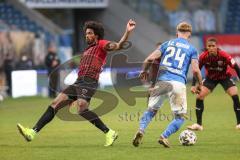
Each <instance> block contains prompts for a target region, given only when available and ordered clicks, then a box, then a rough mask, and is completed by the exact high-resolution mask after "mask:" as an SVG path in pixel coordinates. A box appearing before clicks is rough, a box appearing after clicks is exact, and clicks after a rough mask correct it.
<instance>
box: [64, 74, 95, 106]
mask: <svg viewBox="0 0 240 160" xmlns="http://www.w3.org/2000/svg"><path fill="white" fill-rule="evenodd" d="M97 87H98V81H97V80H95V79H92V78H89V77H80V78H78V79H77V80H76V82H75V83H74V84H72V85H70V86H68V87H67V88H65V89H64V90H63V91H62V93H64V94H66V95H68V97H69V99H72V100H77V99H85V100H86V101H87V102H90V100H91V98H92V96H93V95H94V94H95V92H96V90H97Z"/></svg>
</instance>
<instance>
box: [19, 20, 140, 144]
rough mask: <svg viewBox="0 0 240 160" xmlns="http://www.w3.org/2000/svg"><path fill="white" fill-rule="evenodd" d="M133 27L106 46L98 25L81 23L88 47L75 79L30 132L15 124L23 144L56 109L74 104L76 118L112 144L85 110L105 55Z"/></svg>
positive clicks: (107, 130) (113, 133) (102, 127)
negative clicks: (76, 107) (93, 126)
mask: <svg viewBox="0 0 240 160" xmlns="http://www.w3.org/2000/svg"><path fill="white" fill-rule="evenodd" d="M135 25H136V23H135V21H133V20H131V19H130V20H129V21H128V23H127V25H126V31H125V33H124V34H123V36H122V38H121V40H120V41H119V42H110V41H107V40H104V39H103V38H104V28H103V25H102V24H101V23H98V22H95V21H88V22H86V23H85V25H84V31H85V39H86V42H87V44H88V47H87V48H86V49H85V51H84V53H83V56H82V58H81V61H80V65H79V73H78V79H77V80H76V82H75V83H74V84H73V85H70V86H68V87H67V88H66V89H65V90H63V91H62V92H61V93H60V94H59V95H58V96H57V97H56V98H55V99H54V100H53V102H52V103H51V104H50V106H49V107H48V109H47V110H46V112H45V113H44V114H43V115H42V117H41V118H40V119H39V121H38V122H37V123H36V125H35V126H34V127H33V128H32V129H30V128H25V127H23V126H22V125H21V124H17V127H18V130H19V131H20V133H21V134H22V136H23V137H24V138H25V139H26V140H27V141H32V140H33V138H34V137H35V135H36V134H37V133H38V132H39V131H40V130H41V129H42V128H43V127H44V126H45V125H46V124H47V123H49V122H50V121H51V120H52V119H53V118H54V116H55V114H56V113H57V111H58V110H59V109H61V108H62V107H65V106H67V105H69V104H71V103H72V102H74V101H76V100H77V104H78V105H77V106H78V114H79V115H80V116H82V117H84V118H85V119H86V120H88V121H89V122H91V123H92V124H93V125H95V126H96V127H97V128H98V129H100V130H101V131H102V132H103V133H105V134H106V143H105V145H104V146H111V145H112V144H113V142H114V141H115V140H116V138H117V136H118V135H117V132H116V131H113V130H111V129H110V128H108V127H107V126H106V125H105V124H104V123H103V122H102V121H101V120H100V118H99V117H98V116H97V114H95V113H94V112H92V111H90V110H88V107H89V103H90V100H91V97H92V96H93V95H94V93H95V91H96V89H97V87H98V79H99V74H100V72H101V70H102V67H103V65H104V64H105V61H106V56H107V52H108V51H116V50H120V49H121V48H122V47H123V44H124V42H126V40H127V39H128V36H129V34H130V33H131V32H132V31H133V30H134V28H135Z"/></svg>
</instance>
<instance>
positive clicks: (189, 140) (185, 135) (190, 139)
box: [179, 130, 197, 146]
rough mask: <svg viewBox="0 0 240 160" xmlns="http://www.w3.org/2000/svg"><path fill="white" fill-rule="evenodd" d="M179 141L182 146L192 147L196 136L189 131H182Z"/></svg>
mask: <svg viewBox="0 0 240 160" xmlns="http://www.w3.org/2000/svg"><path fill="white" fill-rule="evenodd" d="M179 141H180V143H181V144H182V145H184V146H191V145H194V144H195V143H196V141H197V136H196V134H195V133H194V132H193V131H191V130H184V131H182V132H181V133H180V135H179Z"/></svg>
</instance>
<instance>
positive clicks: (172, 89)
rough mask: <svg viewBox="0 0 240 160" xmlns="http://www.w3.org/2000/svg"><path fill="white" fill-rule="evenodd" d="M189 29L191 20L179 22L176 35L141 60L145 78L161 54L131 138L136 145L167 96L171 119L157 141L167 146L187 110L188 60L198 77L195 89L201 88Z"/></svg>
mask: <svg viewBox="0 0 240 160" xmlns="http://www.w3.org/2000/svg"><path fill="white" fill-rule="evenodd" d="M191 32H192V27H191V25H190V24H188V23H186V22H182V23H180V24H178V25H177V38H175V39H172V40H169V41H166V42H164V43H163V44H162V45H161V46H160V47H159V48H158V49H156V50H155V51H154V52H153V53H151V54H150V55H149V56H148V57H147V58H146V59H145V61H144V64H143V69H142V72H141V73H140V75H139V76H140V78H141V79H142V80H147V79H148V75H149V73H148V72H147V71H148V67H149V65H150V64H151V62H152V61H154V60H155V59H159V58H161V61H160V64H159V73H158V79H157V82H156V84H155V87H154V88H152V89H151V90H150V98H149V102H148V109H147V110H146V111H145V112H144V114H143V116H142V118H141V120H140V126H139V130H138V132H137V133H136V135H135V137H134V139H133V145H134V146H136V147H137V146H139V144H140V143H141V142H142V138H143V135H144V132H145V129H146V128H147V126H148V124H149V123H150V121H151V120H152V118H153V117H154V116H155V114H156V113H157V111H158V110H159V109H160V108H161V106H162V105H163V102H164V100H165V99H166V98H168V99H169V102H170V105H171V110H172V112H173V114H174V119H173V120H172V121H171V122H170V124H169V125H168V126H167V128H166V129H165V131H163V133H162V134H161V135H160V138H159V140H158V142H159V144H161V145H163V146H164V147H170V144H169V142H168V138H169V136H170V135H172V134H173V133H175V132H177V131H178V130H179V128H180V127H181V126H182V125H183V123H184V120H185V117H186V113H187V99H186V82H187V72H188V69H189V66H190V64H191V65H192V72H193V75H194V77H196V79H197V81H198V86H197V92H196V93H199V91H200V90H201V86H202V76H201V72H200V70H199V67H198V54H197V50H196V49H195V48H194V47H193V46H192V45H191V44H190V43H189V42H188V39H189V37H190V36H191Z"/></svg>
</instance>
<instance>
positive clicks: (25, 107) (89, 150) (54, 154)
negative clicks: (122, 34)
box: [0, 86, 240, 160]
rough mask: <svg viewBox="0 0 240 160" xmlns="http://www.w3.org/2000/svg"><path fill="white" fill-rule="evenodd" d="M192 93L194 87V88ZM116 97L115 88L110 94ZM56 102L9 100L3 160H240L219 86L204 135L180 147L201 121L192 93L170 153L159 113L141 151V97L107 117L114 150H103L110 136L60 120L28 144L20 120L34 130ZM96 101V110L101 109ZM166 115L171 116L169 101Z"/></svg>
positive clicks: (3, 120) (0, 151) (1, 133)
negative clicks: (137, 142) (136, 141)
mask: <svg viewBox="0 0 240 160" xmlns="http://www.w3.org/2000/svg"><path fill="white" fill-rule="evenodd" d="M188 89H189V87H188ZM108 92H112V93H113V94H115V95H116V92H114V91H113V90H111V89H110V90H108ZM50 102H51V100H50V99H47V98H41V97H31V98H19V99H6V100H4V101H3V102H0V160H15V159H17V160H40V159H41V160H55V159H56V160H65V159H66V160H76V159H78V160H85V159H88V160H100V159H102V160H108V159H109V160H113V159H114V160H128V159H135V160H141V159H144V160H146V159H151V160H155V159H156V160H187V159H189V160H204V159H206V160H225V159H226V160H227V159H228V160H229V159H230V160H239V159H240V131H237V130H236V129H235V125H236V124H235V123H236V120H235V114H234V112H233V106H232V100H231V98H230V97H229V96H228V95H226V94H225V93H224V91H223V89H222V88H221V87H220V86H218V87H217V88H216V89H215V90H214V92H213V94H211V95H210V96H209V97H207V99H206V100H205V112H204V119H203V123H204V131H202V132H196V134H197V137H198V140H197V143H196V144H195V145H194V146H189V147H186V146H185V147H184V146H181V145H180V144H179V141H178V136H179V134H180V131H182V130H184V129H185V128H186V126H187V125H189V124H192V123H193V122H195V111H194V107H193V106H194V105H195V97H194V96H193V95H192V94H191V93H190V92H189V90H188V111H189V113H190V111H191V115H190V114H189V116H190V117H191V120H187V121H186V123H185V124H184V126H183V127H182V128H181V130H180V131H178V132H177V133H176V134H174V135H173V136H171V137H170V139H169V141H170V143H171V145H172V148H169V149H166V148H163V147H162V146H160V145H159V144H158V143H157V139H158V137H159V135H160V134H161V132H162V131H163V130H164V128H165V127H166V126H167V124H168V123H169V121H168V120H166V119H165V120H164V117H163V116H160V114H158V115H157V116H158V117H157V119H154V120H153V121H152V123H151V125H150V126H149V127H148V129H147V131H146V134H145V136H144V142H143V144H142V145H141V146H140V147H138V148H135V147H133V146H132V144H131V142H132V138H133V136H134V134H135V132H136V130H137V128H138V119H139V114H142V112H143V111H144V110H145V108H146V98H138V99H137V104H136V106H128V105H127V104H126V103H125V102H123V101H122V100H120V101H119V104H118V106H117V108H115V109H114V110H113V111H111V112H110V113H108V114H106V115H104V116H102V119H103V121H104V122H105V123H106V124H107V125H108V126H109V127H110V128H112V129H114V130H117V131H118V132H119V138H118V139H117V141H116V142H115V144H114V146H112V147H109V148H105V147H103V144H104V141H105V136H104V134H103V133H101V132H100V131H99V130H97V129H96V128H95V127H93V126H92V125H91V124H90V123H88V122H82V121H81V122H79V121H75V122H66V121H62V120H60V119H59V118H57V117H56V118H55V119H54V120H53V121H52V122H51V123H50V124H48V125H47V126H46V127H45V128H44V129H43V130H42V131H41V132H40V133H39V134H38V135H37V137H36V138H35V139H34V141H32V142H30V143H27V142H26V141H25V140H24V139H23V138H22V137H21V136H20V134H19V133H18V131H17V128H16V124H17V123H18V122H20V123H21V124H23V125H25V126H29V127H32V126H33V125H34V124H35V122H36V121H37V120H38V118H39V117H40V116H41V114H42V113H43V112H44V111H45V109H46V107H47V106H48V104H49V103H50ZM98 103H99V101H98V100H93V101H92V104H91V105H92V106H96V105H98ZM162 109H163V110H162V111H161V113H164V114H165V115H169V118H171V116H170V113H171V112H170V107H169V104H168V102H166V103H165V105H164V106H163V108H162Z"/></svg>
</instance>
